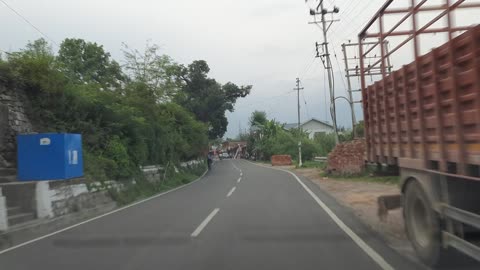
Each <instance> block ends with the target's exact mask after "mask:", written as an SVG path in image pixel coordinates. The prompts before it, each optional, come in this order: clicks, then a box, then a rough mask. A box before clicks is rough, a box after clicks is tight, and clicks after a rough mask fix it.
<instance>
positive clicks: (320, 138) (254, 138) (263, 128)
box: [239, 111, 363, 161]
mask: <svg viewBox="0 0 480 270" xmlns="http://www.w3.org/2000/svg"><path fill="white" fill-rule="evenodd" d="M249 124H250V132H249V133H246V134H241V135H240V137H239V139H241V140H245V141H247V153H248V154H249V156H250V157H252V158H254V159H260V160H268V159H270V157H271V156H272V155H290V156H292V158H294V159H298V142H299V141H301V144H302V160H304V161H307V160H311V159H313V158H314V157H315V156H322V157H325V156H327V155H328V153H330V152H331V151H332V150H333V148H334V147H335V136H334V134H333V133H318V134H315V137H314V139H313V140H312V139H310V138H309V137H308V135H309V134H308V133H307V132H305V131H302V130H300V131H299V130H297V129H296V128H293V129H290V130H286V129H285V128H284V126H283V125H281V124H280V123H278V122H276V121H275V120H268V118H267V115H266V113H265V112H263V111H254V112H252V114H251V116H250V119H249ZM356 132H357V137H358V136H359V134H360V135H361V136H363V121H360V123H359V124H358V125H357V127H356ZM339 139H340V142H346V141H350V140H352V139H353V132H352V130H346V129H344V128H343V129H342V131H341V132H340V133H339Z"/></svg>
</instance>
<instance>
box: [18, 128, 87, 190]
mask: <svg viewBox="0 0 480 270" xmlns="http://www.w3.org/2000/svg"><path fill="white" fill-rule="evenodd" d="M17 175H18V176H17V178H18V180H20V181H32V180H61V179H69V178H75V177H81V176H83V157H82V136H81V135H80V134H67V133H43V134H28V135H18V136H17Z"/></svg>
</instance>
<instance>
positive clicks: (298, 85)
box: [293, 78, 303, 167]
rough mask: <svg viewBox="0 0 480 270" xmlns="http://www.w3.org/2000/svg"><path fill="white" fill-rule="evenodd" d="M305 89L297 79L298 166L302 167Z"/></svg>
mask: <svg viewBox="0 0 480 270" xmlns="http://www.w3.org/2000/svg"><path fill="white" fill-rule="evenodd" d="M302 89H303V87H300V79H299V78H297V87H296V88H294V89H293V90H297V117H298V122H297V128H298V130H297V131H298V166H299V167H302V133H301V130H300V90H302Z"/></svg>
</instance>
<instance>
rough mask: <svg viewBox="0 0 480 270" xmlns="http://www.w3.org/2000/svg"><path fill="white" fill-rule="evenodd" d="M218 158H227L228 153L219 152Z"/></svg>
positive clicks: (228, 156)
mask: <svg viewBox="0 0 480 270" xmlns="http://www.w3.org/2000/svg"><path fill="white" fill-rule="evenodd" d="M219 156H220V159H228V158H230V155H229V154H228V153H221V154H220V155H219Z"/></svg>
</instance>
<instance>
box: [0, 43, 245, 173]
mask: <svg viewBox="0 0 480 270" xmlns="http://www.w3.org/2000/svg"><path fill="white" fill-rule="evenodd" d="M124 54H125V65H124V66H123V67H122V66H120V64H119V63H117V62H116V61H115V60H113V59H112V58H111V56H110V54H109V53H108V52H106V51H105V50H104V49H103V47H102V46H100V45H98V44H96V43H91V42H86V41H84V40H82V39H65V40H64V41H63V42H62V44H61V45H60V49H59V51H58V54H57V55H55V54H54V53H53V52H52V50H51V48H50V47H49V45H48V43H47V42H46V41H45V40H43V39H40V40H37V41H34V42H32V43H29V44H28V45H27V46H26V47H25V48H24V49H23V50H21V51H18V52H14V53H9V54H8V55H6V56H4V57H3V58H2V59H1V60H0V83H3V84H6V85H7V86H9V87H12V88H23V89H24V90H25V92H26V93H27V95H28V97H29V99H30V101H31V102H30V103H31V105H32V112H31V118H32V122H33V123H34V124H35V127H36V129H37V130H38V131H39V132H71V133H81V134H82V135H83V146H84V157H85V169H86V172H87V174H88V175H90V176H93V177H94V178H95V179H97V180H105V179H129V178H131V177H132V176H133V175H135V174H136V173H138V168H139V166H141V165H147V164H166V163H168V162H170V163H172V162H173V163H175V162H179V161H182V160H188V159H193V158H197V157H200V156H203V155H204V154H205V151H206V150H207V147H208V139H209V137H210V139H214V138H218V137H221V136H223V134H224V132H225V129H226V125H227V120H226V118H225V111H226V110H230V111H232V110H233V104H234V103H235V101H236V99H237V98H239V97H244V96H246V95H248V93H249V91H250V88H251V86H245V87H243V86H241V87H239V86H236V85H235V84H233V83H227V84H225V85H221V84H219V83H218V82H216V81H215V80H214V79H211V78H208V77H207V73H208V71H209V68H208V65H207V63H206V62H205V61H195V62H193V63H192V64H190V65H189V66H188V67H184V66H182V65H179V64H176V63H175V62H174V61H173V60H172V59H171V58H170V57H168V56H166V55H161V54H159V48H158V46H155V45H149V44H147V47H146V49H145V52H139V51H137V50H131V49H129V48H128V47H127V46H125V50H124Z"/></svg>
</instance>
